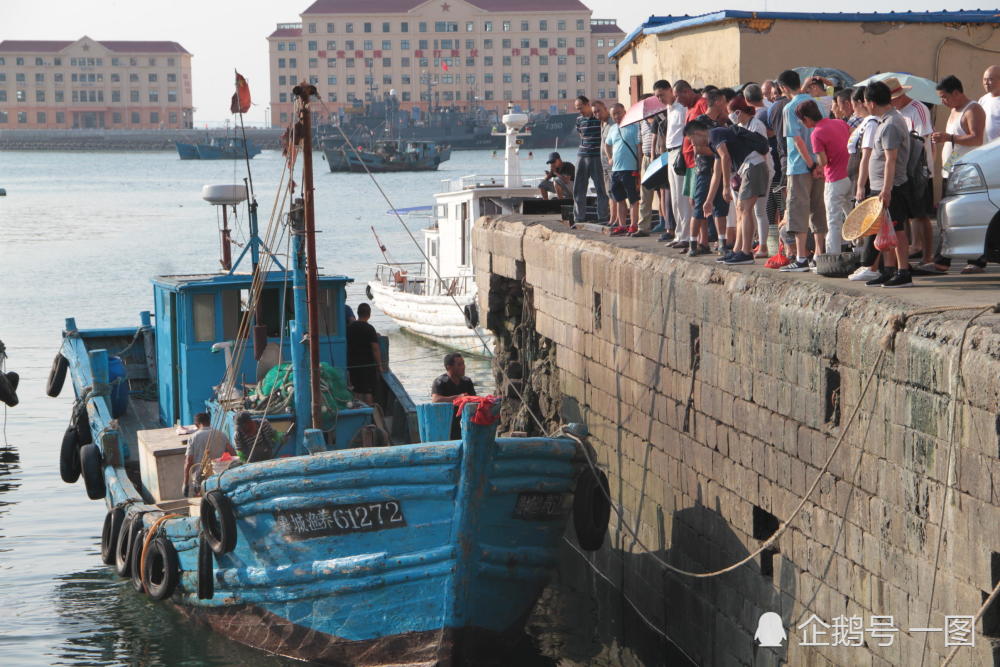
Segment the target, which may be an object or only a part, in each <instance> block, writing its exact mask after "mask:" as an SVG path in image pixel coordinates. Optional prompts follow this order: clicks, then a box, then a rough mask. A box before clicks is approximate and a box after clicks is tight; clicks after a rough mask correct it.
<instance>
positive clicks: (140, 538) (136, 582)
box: [128, 528, 146, 593]
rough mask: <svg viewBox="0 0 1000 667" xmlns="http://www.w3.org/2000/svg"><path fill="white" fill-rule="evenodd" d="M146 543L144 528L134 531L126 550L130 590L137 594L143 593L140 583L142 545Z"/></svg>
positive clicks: (141, 583)
mask: <svg viewBox="0 0 1000 667" xmlns="http://www.w3.org/2000/svg"><path fill="white" fill-rule="evenodd" d="M145 541H146V530H145V529H144V528H142V529H139V530H137V531H134V533H133V535H132V545H131V546H130V547H129V550H128V562H129V579H130V580H131V581H132V588H134V589H135V591H136V592H137V593H144V592H145V589H144V587H143V582H142V544H143V542H145Z"/></svg>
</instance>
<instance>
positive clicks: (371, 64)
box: [365, 58, 375, 69]
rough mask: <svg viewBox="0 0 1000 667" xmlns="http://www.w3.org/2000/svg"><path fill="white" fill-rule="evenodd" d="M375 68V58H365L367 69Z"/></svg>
mask: <svg viewBox="0 0 1000 667" xmlns="http://www.w3.org/2000/svg"><path fill="white" fill-rule="evenodd" d="M374 66H375V59H374V58H365V69H371V68H372V67H374Z"/></svg>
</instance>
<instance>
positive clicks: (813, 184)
mask: <svg viewBox="0 0 1000 667" xmlns="http://www.w3.org/2000/svg"><path fill="white" fill-rule="evenodd" d="M801 85H802V82H801V80H800V79H799V74H798V72H796V71H795V70H785V71H784V72H782V73H781V74H779V75H778V86H779V87H780V88H781V91H782V92H783V93H784V94H785V95H786V96H788V97H789V98H791V99H789V100H788V104H786V105H785V108H784V109H782V111H781V113H782V121H783V127H782V129H783V132H784V135H785V148H786V150H787V152H788V172H787V173H788V205H787V206H786V207H785V208H786V213H785V217H786V219H787V221H788V231H789V232H791V233H792V234H794V235H795V261H793V262H791V263H790V264H788V265H786V266H783V267H781V270H782V271H808V270H809V256H808V252H809V251H808V250H807V248H806V243H807V239H808V235H809V232H810V231H812V233H813V235H814V236H815V241H816V248H817V252H822V249H823V248H825V247H826V205H825V204H824V203H823V189H824V181H823V178H822V176H823V170H822V169H821V168H820V166H819V162H818V161H817V160H816V156H815V155H814V154H813V152H812V141H811V135H812V130H811V129H809V128H807V127H806V126H805V125H803V124H802V121H801V120H799V118H798V116H796V115H795V109H796V108H797V107H798V106H799V105H800V104H802V103H803V102H805V101H806V100H811V99H812V97H811V96H810V95H807V94H806V93H804V92H802V91H801V90H800V89H799V88H800V86H801Z"/></svg>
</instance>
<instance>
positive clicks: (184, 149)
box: [174, 141, 199, 160]
mask: <svg viewBox="0 0 1000 667" xmlns="http://www.w3.org/2000/svg"><path fill="white" fill-rule="evenodd" d="M174 146H176V147H177V155H179V156H180V158H181V159H182V160H197V159H199V158H198V147H197V146H195V145H194V144H186V143H184V142H181V141H175V142H174Z"/></svg>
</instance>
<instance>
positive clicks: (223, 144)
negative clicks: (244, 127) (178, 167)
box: [178, 137, 260, 160]
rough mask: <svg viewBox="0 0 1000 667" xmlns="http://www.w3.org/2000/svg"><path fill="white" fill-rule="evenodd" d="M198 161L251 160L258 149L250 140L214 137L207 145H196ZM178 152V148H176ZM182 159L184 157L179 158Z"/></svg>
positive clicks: (257, 152)
mask: <svg viewBox="0 0 1000 667" xmlns="http://www.w3.org/2000/svg"><path fill="white" fill-rule="evenodd" d="M195 150H197V152H198V159H199V160H243V159H253V157H254V156H255V155H257V154H259V153H260V148H259V147H258V146H257V145H256V144H255V143H254V142H253V141H252V140H250V139H247V140H245V141H244V140H243V139H242V138H240V137H216V138H214V139H212V141H210V142H209V143H207V144H197V145H196V146H195ZM178 151H180V148H178ZM181 159H184V156H183V155H182V156H181Z"/></svg>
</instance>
